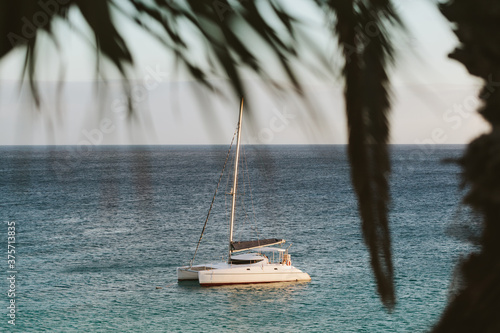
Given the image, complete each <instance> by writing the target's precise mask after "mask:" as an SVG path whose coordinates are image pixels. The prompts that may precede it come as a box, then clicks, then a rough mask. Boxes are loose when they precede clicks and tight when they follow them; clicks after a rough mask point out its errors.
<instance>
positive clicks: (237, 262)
mask: <svg viewBox="0 0 500 333" xmlns="http://www.w3.org/2000/svg"><path fill="white" fill-rule="evenodd" d="M262 260H264V259H258V260H238V259H231V264H233V265H248V264H255V263H257V262H260V261H262Z"/></svg>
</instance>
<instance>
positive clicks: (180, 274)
mask: <svg viewBox="0 0 500 333" xmlns="http://www.w3.org/2000/svg"><path fill="white" fill-rule="evenodd" d="M242 118H243V98H242V99H241V104H240V111H239V119H238V126H237V135H236V153H235V162H234V172H233V177H234V178H233V184H232V189H231V192H230V193H229V195H231V196H232V200H231V201H232V203H231V222H230V225H229V251H228V260H227V262H220V263H215V264H204V265H193V260H194V258H193V260H192V261H191V263H190V265H188V266H183V267H178V268H177V279H178V281H198V282H199V284H200V285H201V286H204V287H209V286H221V285H232V284H253V283H273V282H299V281H310V280H311V277H310V276H309V274H307V273H304V272H302V271H301V270H300V269H298V268H296V267H294V266H293V265H292V261H291V255H290V254H289V253H288V248H287V249H283V248H278V247H272V246H274V245H282V244H284V243H285V240H284V239H278V238H270V239H260V240H250V241H239V242H235V241H233V226H234V220H235V208H236V196H237V189H238V164H239V155H240V144H241V124H242ZM221 177H222V175H221ZM219 182H220V181H219ZM216 193H217V191H216ZM212 204H213V201H212ZM209 215H210V210H209ZM207 220H208V217H207ZM206 222H207V221H205V226H206ZM203 229H205V228H203ZM202 236H203V232H202ZM200 241H201V237H200ZM199 244H200V242H198V246H199ZM198 246H197V248H196V251H195V256H196V252H197V251H198ZM240 252H242V253H240ZM236 253H240V254H236ZM266 253H267V254H269V257H268V256H267V255H266Z"/></svg>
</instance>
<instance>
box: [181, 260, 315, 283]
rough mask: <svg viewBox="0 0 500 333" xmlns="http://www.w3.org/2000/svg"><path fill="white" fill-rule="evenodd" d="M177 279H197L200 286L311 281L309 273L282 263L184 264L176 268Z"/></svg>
mask: <svg viewBox="0 0 500 333" xmlns="http://www.w3.org/2000/svg"><path fill="white" fill-rule="evenodd" d="M177 277H178V280H179V281H189V280H191V281H195V280H198V282H199V283H200V285H201V286H202V287H213V286H224V285H233V284H256V283H275V282H306V281H311V277H310V276H309V274H307V273H304V272H302V271H301V270H299V269H297V268H295V267H294V266H287V265H283V264H267V263H266V264H261V263H256V264H250V265H230V264H216V265H211V266H208V265H207V266H193V267H189V266H185V267H179V268H178V269H177Z"/></svg>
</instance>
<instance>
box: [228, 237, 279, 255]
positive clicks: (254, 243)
mask: <svg viewBox="0 0 500 333" xmlns="http://www.w3.org/2000/svg"><path fill="white" fill-rule="evenodd" d="M284 242H285V240H284V239H279V238H269V239H258V240H251V241H242V242H231V252H239V251H245V250H250V249H256V248H259V247H264V246H270V245H276V244H283V243H284Z"/></svg>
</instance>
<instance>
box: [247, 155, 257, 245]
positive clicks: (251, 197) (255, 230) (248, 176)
mask: <svg viewBox="0 0 500 333" xmlns="http://www.w3.org/2000/svg"><path fill="white" fill-rule="evenodd" d="M243 152H244V154H243V159H244V161H245V169H247V170H249V169H248V163H247V155H246V151H245V150H244V151H243ZM247 179H248V191H249V192H250V201H251V202H252V212H253V223H254V225H252V222H250V228H251V229H253V231H254V232H255V233H256V234H257V239H259V238H260V233H259V232H258V231H257V228H256V227H255V225H256V224H257V217H256V216H257V215H256V214H255V206H254V204H253V194H252V183H251V182H250V172H247Z"/></svg>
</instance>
